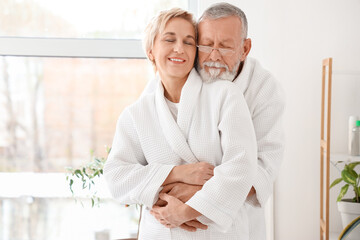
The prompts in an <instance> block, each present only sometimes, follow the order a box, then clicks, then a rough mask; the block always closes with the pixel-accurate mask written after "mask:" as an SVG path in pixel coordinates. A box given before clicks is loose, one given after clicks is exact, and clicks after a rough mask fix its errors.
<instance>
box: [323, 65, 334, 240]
mask: <svg viewBox="0 0 360 240" xmlns="http://www.w3.org/2000/svg"><path fill="white" fill-rule="evenodd" d="M322 63H323V64H322V89H321V90H322V91H321V136H320V151H321V152H320V240H323V237H325V240H329V186H330V127H331V85H332V81H331V80H332V79H331V75H332V58H327V59H324V60H323V61H322ZM326 70H327V71H326ZM326 73H327V74H326ZM326 80H327V81H326ZM326 83H327V99H325V88H326ZM325 102H326V103H327V108H326V109H325ZM325 114H326V139H324V135H325ZM325 154H326V156H324V155H325ZM324 173H325V174H324ZM324 175H325V183H324ZM324 191H325V198H324ZM324 202H325V216H324Z"/></svg>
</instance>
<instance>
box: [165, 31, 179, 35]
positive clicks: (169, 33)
mask: <svg viewBox="0 0 360 240" xmlns="http://www.w3.org/2000/svg"><path fill="white" fill-rule="evenodd" d="M163 35H176V34H175V33H174V32H166V33H164V34H163Z"/></svg>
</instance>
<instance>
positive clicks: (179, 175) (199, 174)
mask: <svg viewBox="0 0 360 240" xmlns="http://www.w3.org/2000/svg"><path fill="white" fill-rule="evenodd" d="M212 176H214V166H213V165H211V164H210V163H207V162H198V163H192V164H185V165H179V166H175V167H174V168H173V169H172V171H171V172H170V174H169V176H168V177H167V178H166V180H165V181H164V183H163V184H162V185H163V186H164V185H167V184H170V183H174V182H183V183H187V184H193V185H201V186H202V185H204V184H205V182H206V181H207V180H209V179H210V178H212Z"/></svg>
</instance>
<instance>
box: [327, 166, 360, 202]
mask: <svg viewBox="0 0 360 240" xmlns="http://www.w3.org/2000/svg"><path fill="white" fill-rule="evenodd" d="M338 163H342V161H340V162H337V163H336V164H338ZM359 164H360V162H353V163H349V164H345V166H344V169H343V170H340V169H339V171H341V178H338V179H335V180H334V181H333V182H332V183H331V185H330V188H332V187H333V186H335V185H337V184H338V183H340V182H342V181H344V182H345V185H344V186H343V187H342V188H341V190H340V194H339V196H338V197H337V201H338V202H339V201H341V200H342V199H343V197H344V196H345V194H346V193H347V191H348V189H349V187H350V186H351V187H352V188H353V190H354V193H355V197H354V198H353V199H352V201H353V202H357V203H360V187H359V183H360V174H359V173H357V172H356V171H355V170H354V168H355V167H356V166H357V165H359Z"/></svg>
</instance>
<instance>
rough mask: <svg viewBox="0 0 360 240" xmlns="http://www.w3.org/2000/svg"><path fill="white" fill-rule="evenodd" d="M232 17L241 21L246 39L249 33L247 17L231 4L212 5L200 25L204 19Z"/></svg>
mask: <svg viewBox="0 0 360 240" xmlns="http://www.w3.org/2000/svg"><path fill="white" fill-rule="evenodd" d="M231 16H237V17H238V18H239V19H240V21H241V24H242V37H243V38H244V39H246V38H247V32H248V22H247V19H246V15H245V13H244V12H243V11H242V10H241V9H240V8H238V7H235V6H234V5H231V4H229V3H225V2H222V3H215V4H213V5H211V6H210V7H209V8H208V9H206V10H205V12H204V13H203V15H202V16H201V17H200V19H199V21H198V24H199V23H200V22H201V21H203V20H204V19H212V20H214V19H218V18H225V17H231Z"/></svg>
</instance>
